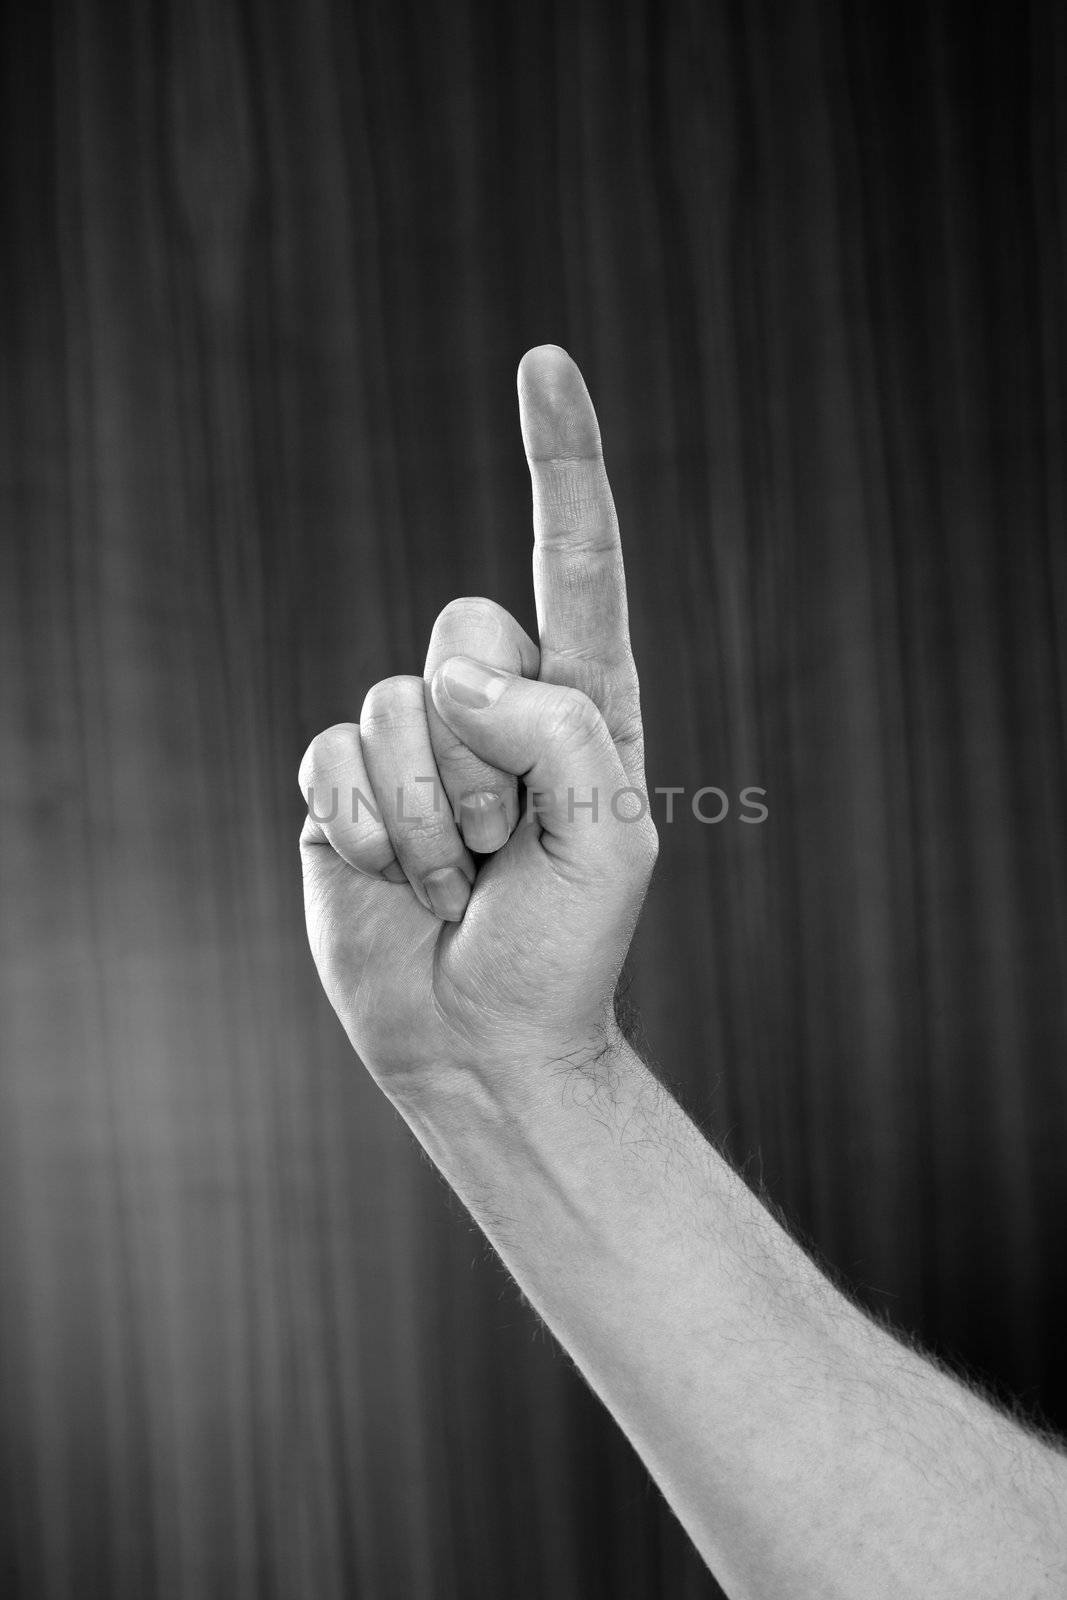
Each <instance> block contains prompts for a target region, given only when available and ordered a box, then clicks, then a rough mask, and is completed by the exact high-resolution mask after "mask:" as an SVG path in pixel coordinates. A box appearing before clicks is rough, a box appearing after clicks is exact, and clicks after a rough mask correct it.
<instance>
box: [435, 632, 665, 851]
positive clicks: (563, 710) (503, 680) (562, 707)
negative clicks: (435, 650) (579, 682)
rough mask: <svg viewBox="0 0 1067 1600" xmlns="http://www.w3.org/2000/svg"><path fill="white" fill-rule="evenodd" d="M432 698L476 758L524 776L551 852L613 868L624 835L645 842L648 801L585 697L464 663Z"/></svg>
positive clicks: (438, 681) (443, 676)
mask: <svg viewBox="0 0 1067 1600" xmlns="http://www.w3.org/2000/svg"><path fill="white" fill-rule="evenodd" d="M430 692H431V694H432V696H433V702H434V705H435V706H436V707H437V710H438V711H439V712H440V714H441V717H442V718H443V719H444V721H445V722H447V723H448V726H449V727H450V728H451V729H452V730H453V732H454V733H455V734H456V735H457V736H458V737H459V738H460V739H462V741H463V743H464V744H465V745H466V746H467V747H468V748H469V749H470V750H472V751H473V752H474V753H475V755H478V756H481V758H482V759H483V761H487V762H489V764H490V765H491V766H495V767H498V768H500V769H501V770H502V771H504V772H512V773H514V774H515V775H516V777H520V778H522V780H523V781H524V783H525V785H526V792H527V802H528V805H530V806H531V807H532V808H533V809H534V810H535V811H536V815H537V820H538V821H539V822H540V824H541V826H542V828H543V830H544V832H545V834H547V835H548V836H549V837H550V838H551V839H552V840H553V841H554V843H555V845H556V849H555V851H554V853H555V854H566V855H570V856H572V857H575V858H582V859H585V860H587V861H588V860H596V859H604V860H605V861H606V860H608V859H612V860H615V861H617V860H618V852H619V849H620V842H621V841H620V835H631V836H634V838H633V843H634V846H638V843H639V836H641V839H642V842H643V843H647V841H645V840H644V839H643V835H644V834H646V833H647V832H648V831H649V830H650V829H651V827H652V824H651V822H650V820H649V817H648V799H647V796H646V795H645V793H644V791H643V790H640V789H636V788H634V787H633V785H632V784H631V783H630V781H629V779H628V777H627V776H626V771H625V769H624V767H623V764H622V761H621V760H620V758H619V753H618V751H617V750H616V748H615V745H614V743H613V741H612V737H611V734H610V732H609V731H608V727H607V724H606V723H605V721H604V719H603V717H602V716H601V714H600V712H599V711H598V709H597V707H596V706H595V705H594V703H593V701H592V700H590V698H589V696H588V695H586V694H583V693H582V692H581V691H580V690H579V689H571V688H568V687H566V686H565V685H563V684H555V683H540V682H536V681H533V680H531V679H529V678H521V677H518V676H516V675H514V674H512V673H508V672H500V671H498V670H497V669H496V668H495V667H487V666H485V665H483V664H482V663H481V662H480V661H472V660H471V659H470V657H468V656H453V657H452V658H451V660H449V661H446V662H445V663H444V664H443V666H441V667H439V668H438V670H437V671H436V672H435V673H434V676H433V679H432V681H431V684H430Z"/></svg>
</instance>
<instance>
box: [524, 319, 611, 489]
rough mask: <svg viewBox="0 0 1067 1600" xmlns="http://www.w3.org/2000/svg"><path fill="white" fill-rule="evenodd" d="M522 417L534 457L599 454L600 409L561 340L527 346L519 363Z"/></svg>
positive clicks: (529, 454) (528, 451)
mask: <svg viewBox="0 0 1067 1600" xmlns="http://www.w3.org/2000/svg"><path fill="white" fill-rule="evenodd" d="M518 391H519V416H520V420H521V423H522V438H523V444H524V445H525V447H526V455H527V457H528V459H529V460H530V461H548V460H557V459H559V458H561V457H569V458H581V457H589V456H598V455H599V454H600V428H599V426H598V425H597V420H596V412H595V411H594V410H593V402H592V401H591V400H590V398H589V391H588V389H587V388H586V386H585V379H584V378H583V377H582V374H581V371H580V369H579V367H578V365H577V363H576V362H575V361H574V360H573V359H572V357H571V356H569V355H568V353H567V351H566V350H564V349H563V347H562V346H561V345H558V344H541V345H537V346H535V348H534V349H532V350H527V352H526V354H525V355H524V356H523V358H522V360H521V361H520V362H519V371H518Z"/></svg>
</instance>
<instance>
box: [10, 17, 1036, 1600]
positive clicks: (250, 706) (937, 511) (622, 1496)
mask: <svg viewBox="0 0 1067 1600" xmlns="http://www.w3.org/2000/svg"><path fill="white" fill-rule="evenodd" d="M5 29H6V37H5V39H4V41H3V44H2V46H0V119H2V125H3V133H2V157H0V159H2V162H3V169H2V172H0V272H2V277H0V436H2V437H0V450H2V452H3V454H2V461H0V516H2V540H0V561H2V572H0V584H2V601H0V605H2V618H0V622H2V634H0V652H2V654H0V694H2V697H3V703H4V723H3V732H2V743H0V754H2V761H0V829H2V845H3V889H2V898H0V954H2V970H3V975H2V979H0V1051H2V1065H0V1408H2V1426H0V1579H2V1581H0V1587H2V1589H3V1592H4V1594H5V1595H6V1596H10V1597H11V1600H67V1597H77V1600H94V1597H96V1596H101V1597H105V1600H155V1597H167V1600H170V1597H174V1600H178V1597H181V1600H185V1597H190V1600H201V1597H204V1600H214V1597H216V1596H217V1597H219V1600H244V1597H248V1600H273V1597H277V1600H291V1597H299V1600H303V1597H308V1600H335V1597H336V1600H340V1597H345V1600H348V1597H352V1596H358V1597H369V1600H393V1597H396V1600H422V1597H430V1600H499V1597H508V1600H539V1597H542V1596H544V1597H552V1600H620V1597H621V1600H654V1597H659V1596H665V1597H671V1600H675V1597H679V1600H688V1597H696V1596H710V1595H712V1594H713V1593H716V1592H717V1591H715V1590H714V1588H713V1586H712V1585H711V1584H710V1582H709V1580H708V1579H706V1578H705V1577H704V1576H703V1575H702V1572H701V1569H700V1567H699V1563H698V1562H697V1561H696V1558H695V1557H694V1556H692V1555H691V1554H690V1553H689V1550H688V1547H687V1545H686V1542H685V1540H684V1538H683V1536H682V1535H681V1534H680V1533H679V1531H678V1530H677V1529H676V1527H675V1526H674V1524H673V1522H672V1520H671V1518H670V1516H669V1514H668V1513H667V1512H666V1511H665V1510H664V1509H663V1507H662V1506H661V1504H660V1502H659V1500H658V1496H657V1495H656V1494H655V1492H654V1491H652V1490H651V1489H650V1488H649V1486H648V1484H647V1480H646V1478H645V1475H644V1473H643V1470H642V1469H641V1467H640V1466H639V1464H638V1463H637V1462H636V1460H635V1458H634V1457H633V1456H632V1454H631V1452H630V1450H629V1447H628V1446H627V1445H626V1444H625V1443H624V1442H623V1441H622V1440H621V1438H620V1437H619V1436H618V1435H617V1433H616V1431H615V1429H614V1427H613V1425H612V1424H611V1422H610V1421H609V1420H608V1419H607V1418H606V1416H604V1415H603V1414H602V1413H601V1411H600V1409H599V1407H598V1405H597V1404H596V1403H595V1402H594V1401H593V1400H592V1398H591V1397H590V1396H589V1395H588V1394H587V1393H586V1392H585V1391H584V1389H583V1387H582V1386H581V1384H580V1382H579V1381H578V1379H577V1378H576V1377H575V1376H574V1375H573V1373H572V1372H571V1370H570V1368H569V1367H568V1365H567V1364H566V1362H565V1361H564V1360H563V1359H562V1358H561V1357H560V1356H559V1355H558V1354H557V1353H556V1351H555V1350H554V1348H553V1347H552V1345H551V1344H550V1342H549V1341H548V1339H547V1337H546V1336H544V1335H542V1334H541V1333H540V1332H539V1331H538V1329H537V1327H536V1325H535V1323H534V1321H533V1319H532V1317H531V1315H530V1314H529V1313H528V1312H527V1310H526V1308H525V1307H524V1306H523V1305H522V1304H521V1303H520V1302H519V1299H518V1297H517V1295H516V1294H515V1293H514V1292H513V1291H512V1290H511V1289H510V1288H509V1287H508V1286H507V1284H506V1282H505V1280H504V1276H503V1274H502V1272H501V1271H500V1269H499V1268H498V1267H497V1266H496V1265H495V1264H494V1263H493V1262H492V1261H491V1260H490V1259H489V1258H488V1256H487V1253H486V1251H485V1248H484V1247H483V1245H482V1244H481V1243H480V1240H479V1237H478V1236H477V1235H476V1234H475V1233H474V1232H473V1231H472V1229H471V1227H470V1225H469V1223H468V1221H467V1220H466V1219H465V1216H464V1214H463V1213H462V1211H461V1209H460V1207H459V1206H458V1205H457V1204H456V1203H454V1202H452V1201H450V1199H449V1197H448V1195H447V1193H446V1192H445V1190H444V1188H443V1186H442V1184H441V1183H440V1182H439V1181H438V1180H437V1178H436V1177H435V1176H434V1174H433V1173H432V1172H431V1170H430V1169H429V1167H428V1166H427V1165H426V1163H425V1162H424V1161H423V1160H422V1159H421V1157H420V1156H419V1155H418V1154H417V1152H416V1150H415V1147H414V1143H413V1141H412V1140H411V1139H410V1138H409V1136H408V1135H407V1133H406V1132H405V1130H404V1129H403V1128H402V1127H401V1126H400V1125H399V1123H398V1122H397V1120H396V1118H395V1116H394V1115H393V1113H392V1112H391V1111H390V1110H389V1108H388V1107H387V1105H386V1104H385V1103H384V1102H383V1101H382V1100H381V1099H380V1098H379V1097H378V1096H377V1094H376V1091H375V1090H374V1088H373V1086H372V1085H371V1083H370V1082H369V1080H368V1079H367V1078H366V1077H365V1076H364V1074H363V1073H362V1071H361V1069H360V1068H359V1066H358V1063H356V1062H355V1061H354V1060H353V1059H352V1058H351V1056H350V1054H349V1052H348V1049H347V1046H346V1044H345V1042H344V1040H343V1038H342V1036H341V1032H340V1029H339V1027H338V1026H337V1024H336V1022H335V1020H334V1018H333V1016H332V1014H331V1012H330V1011H329V1008H328V1006H327V1005H326V1002H325V1001H324V999H323V998H322V996H321V994H320V991H319V989H318V985H317V981H316V978H315V975H314V972H313V970H312V966H311V962H310V959H309V957H308V955H307V952H306V949H305V940H304V932H303V925H302V913H301V908H300V897H299V874H298V866H297V858H296V850H295V842H296V835H297V831H298V826H299V818H300V812H301V807H300V801H299V796H298V794H297V790H296V784H295V772H296V764H297V761H298V759H299V756H300V754H301V751H302V750H303V748H304V745H305V744H306V742H307V740H308V739H309V738H310V736H311V735H312V734H313V733H314V732H315V731H316V730H317V729H318V728H319V727H321V726H324V725H326V724H328V723H330V722H332V721H335V720H339V719H344V718H348V717H351V716H353V715H354V714H356V713H357V712H358V707H359V704H360V701H361V699H362V695H363V692H364V690H365V688H366V687H367V686H368V685H369V684H370V683H371V682H372V681H373V680H374V679H376V678H378V677H380V676H384V675H386V674H389V673H393V672H397V671H411V670H418V667H419V664H420V663H421V660H422V654H423V650H424V646H425V641H426V639H427V636H428V633H429V630H430V626H431V624H432V621H433V618H434V616H435V615H436V613H437V611H438V609H439V608H440V607H441V606H442V605H443V604H444V603H445V602H446V601H447V600H448V599H450V598H451V597H453V596H454V595H457V594H461V593H465V592H467V593H485V594H489V595H491V596H493V597H494V598H496V599H498V600H500V601H502V602H503V603H504V604H505V605H508V606H509V607H511V608H512V609H513V610H515V612H516V614H517V615H518V616H519V618H520V620H522V621H523V622H524V623H525V624H526V625H528V626H529V625H531V624H532V600H531V595H530V588H529V557H528V543H529V531H528V526H529V525H528V486H527V482H526V476H525V468H524V464H523V461H522V455H521V446H520V444H519V439H518V431H517V425H516V420H515V415H514V390H513V382H514V366H515V363H516V361H517V359H518V357H519V355H520V354H521V353H522V351H523V350H524V349H525V348H526V347H527V346H529V345H531V344H534V343H538V342H541V341H543V340H552V341H556V342H559V343H562V344H565V345H566V346H567V347H568V348H569V349H570V350H571V351H572V352H573V353H574V355H575V356H576V357H577V359H578V360H579V361H580V363H581V364H582V365H583V367H584V369H585V371H586V374H587V377H588V380H589V383H590V387H591V388H592V390H593V393H594V396H595V398H596V399H597V402H598V406H599V409H600V413H601V421H602V425H603V432H604V438H605V445H606V450H607V453H608V457H609V466H610V467H611V468H612V471H613V478H614V481H615V485H616V491H617V498H618V501H619V507H620V513H621V517H622V520H623V529H624V537H625V538H626V540H627V550H628V561H629V570H630V582H631V595H632V602H631V603H632V611H633V620H634V631H635V648H636V651H637V655H638V660H639V664H640V666H641V668H642V674H643V681H644V698H645V705H646V711H647V718H648V722H649V763H650V777H651V781H652V782H653V783H659V784H663V785H677V786H685V787H686V788H688V789H690V790H692V789H696V788H698V787H700V786H702V785H705V784H715V785H718V786H720V787H722V788H723V789H725V790H726V791H727V793H728V794H729V795H731V796H736V795H737V793H738V792H739V790H740V789H741V788H742V787H744V786H745V785H749V784H753V785H761V786H762V787H764V788H765V789H766V790H767V792H768V800H767V803H768V806H769V809H770V817H769V819H768V821H767V822H766V823H765V824H764V825H762V826H760V827H750V826H744V825H742V824H741V823H740V822H739V813H738V810H737V808H736V804H735V806H734V807H733V808H732V810H731V813H730V815H729V816H728V817H727V818H725V819H724V820H723V822H722V823H721V824H719V825H718V826H715V827H711V826H702V825H701V824H699V823H697V822H696V821H694V819H693V818H692V816H691V815H689V816H688V817H686V815H685V814H684V813H680V815H679V819H678V820H677V821H676V823H675V824H674V825H673V826H671V827H668V828H665V829H664V830H663V856H662V865H661V868H660V871H659V875H658V879H657V884H656V888H655V890H654V893H653V897H652V899H651V902H650V904H649V907H648V912H647V916H646V919H645V923H644V925H643V931H642V934H641V936H640V938H639V946H638V951H637V958H636V970H637V979H636V987H637V992H638V994H639V997H640V1000H641V1004H642V1007H643V1011H644V1016H645V1022H646V1027H647V1031H648V1034H649V1036H650V1039H651V1042H652V1046H653V1048H654V1050H655V1052H656V1054H657V1056H658V1058H659V1059H660V1060H661V1062H662V1063H663V1066H664V1070H665V1072H666V1073H667V1075H668V1076H669V1077H670V1078H671V1080H672V1081H673V1082H675V1083H676V1084H677V1086H678V1089H679V1092H680V1094H681V1095H682V1097H683V1099H684V1100H685V1101H686V1103H687V1104H688V1105H689V1106H690V1107H691V1109H692V1110H693V1111H694V1114H695V1115H696V1116H697V1117H698V1118H699V1119H700V1120H701V1121H702V1123H703V1125H704V1126H706V1127H707V1128H708V1129H709V1131H711V1132H712V1133H714V1134H715V1135H716V1136H718V1137H720V1138H723V1139H725V1140H727V1142H728V1147H729V1149H730V1150H731V1151H732V1153H733V1154H734V1156H735V1157H736V1158H737V1159H738V1160H739V1161H742V1162H745V1163H747V1170H748V1171H749V1173H750V1175H751V1176H752V1177H753V1178H761V1179H762V1181H763V1182H764V1183H765V1184H766V1186H767V1187H768V1189H769V1191H770V1193H771V1194H772V1195H773V1197H774V1198H775V1199H776V1200H777V1201H778V1202H779V1203H780V1204H782V1205H783V1206H784V1207H785V1208H786V1209H787V1210H788V1211H789V1213H790V1214H791V1216H792V1217H793V1218H794V1220H795V1221H796V1223H797V1225H798V1226H800V1227H801V1228H803V1229H804V1230H805V1231H806V1232H807V1234H808V1235H809V1236H810V1237H811V1238H812V1239H813V1240H814V1241H815V1243H816V1244H817V1245H818V1247H819V1248H820V1249H821V1250H822V1251H823V1252H824V1253H825V1255H826V1256H827V1257H828V1258H829V1260H830V1261H832V1262H833V1263H834V1264H835V1265H836V1266H837V1267H838V1268H840V1269H841V1270H842V1271H843V1272H845V1273H846V1274H847V1275H848V1276H849V1277H850V1278H851V1279H852V1280H853V1281H854V1282H856V1283H857V1284H858V1285H860V1286H861V1288H862V1291H863V1292H864V1293H865V1294H866V1295H867V1297H868V1298H869V1300H870V1301H871V1302H872V1303H874V1304H876V1305H878V1306H879V1307H881V1308H883V1309H885V1310H887V1311H889V1313H890V1314H891V1315H893V1316H894V1317H895V1318H896V1319H897V1320H898V1321H900V1322H902V1323H903V1324H905V1325H906V1326H908V1327H910V1328H912V1329H914V1330H916V1331H917V1332H919V1333H920V1334H921V1335H922V1336H923V1337H924V1338H925V1339H926V1340H928V1341H930V1342H932V1343H933V1344H934V1345H936V1347H937V1348H939V1349H940V1350H942V1351H944V1352H946V1353H950V1354H952V1355H953V1356H954V1357H955V1358H956V1359H959V1360H962V1361H965V1362H967V1363H969V1364H970V1366H971V1367H972V1368H973V1369H975V1370H976V1371H978V1372H980V1373H981V1374H983V1375H984V1376H985V1377H986V1379H987V1380H989V1381H991V1382H994V1383H996V1384H1000V1385H1003V1386H1005V1387H1006V1388H1008V1389H1010V1390H1012V1391H1014V1392H1016V1393H1019V1394H1021V1395H1022V1396H1023V1397H1024V1399H1025V1402H1026V1403H1027V1404H1028V1405H1040V1406H1043V1407H1044V1409H1045V1412H1046V1414H1047V1415H1048V1416H1049V1417H1050V1418H1051V1419H1052V1420H1054V1421H1056V1422H1057V1423H1058V1424H1060V1425H1064V1426H1067V1378H1065V1369H1064V1364H1063V1360H1062V1346H1063V1326H1064V1317H1065V1314H1067V1295H1065V1292H1064V1291H1065V1284H1067V1279H1065V1273H1064V1252H1063V1236H1064V1217H1065V1214H1067V1194H1065V1187H1067V1185H1065V1166H1064V1159H1063V1151H1064V1147H1065V1141H1067V1091H1065V1087H1064V1044H1065V1036H1067V984H1065V981H1064V974H1065V972H1067V873H1065V852H1067V827H1065V824H1067V762H1065V751H1067V747H1065V729H1064V705H1065V698H1064V692H1065V648H1067V647H1065V639H1064V618H1065V605H1064V602H1065V596H1067V541H1065V539H1064V522H1065V517H1064V512H1065V498H1067V471H1065V465H1067V449H1065V445H1067V344H1065V330H1067V319H1065V316H1064V311H1065V306H1064V293H1065V284H1067V259H1065V257H1067V195H1065V184H1067V131H1065V123H1067V112H1065V109H1064V107H1065V105H1067V12H1065V11H1064V9H1063V8H1062V7H1057V6H1056V5H1055V4H1053V3H1049V4H1047V5H1042V4H1033V5H1027V4H1025V3H1019V0H1016V3H1013V4H1011V5H1009V4H1007V3H1006V0H1005V3H1002V4H997V5H984V4H982V3H981V0H979V3H969V4H967V5H966V6H964V5H960V6H957V7H952V6H948V5H945V4H943V3H940V0H934V3H926V4H921V5H909V4H906V3H905V4H900V3H895V4H893V5H889V4H886V5H885V6H884V7H879V6H877V5H875V6H856V5H853V4H850V3H848V0H836V3H835V0H827V3H825V4H821V5H817V4H815V3H813V0H794V3H790V4H786V3H783V4H781V5H779V6H773V5H769V4H768V3H767V0H746V3H744V4H742V3H740V0H691V3H685V0H658V3H656V4H653V3H651V0H649V3H648V4H646V5H641V4H637V3H631V0H625V3H623V0H616V3H613V4H607V3H604V4H595V3H592V0H570V3H569V4H566V5H564V4H562V3H560V4H558V5H550V4H545V3H543V0H528V3H524V4H521V5H520V4H515V5H512V4H506V3H505V4H499V5H497V6H483V5H479V4H477V3H476V0H433V3H426V0H419V3H416V0H407V3H402V0H388V3H386V0H380V3H357V0H343V3H342V0H300V3H299V4H292V3H283V0H183V3H182V4H178V3H177V0H116V3H113V4H107V3H104V0H82V3H73V0H71V3H62V0H52V3H48V0H37V3H36V4H33V5H29V4H25V5H22V6H20V7H15V6H11V7H8V8H7V15H6V18H5Z"/></svg>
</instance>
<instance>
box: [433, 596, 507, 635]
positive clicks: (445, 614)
mask: <svg viewBox="0 0 1067 1600" xmlns="http://www.w3.org/2000/svg"><path fill="white" fill-rule="evenodd" d="M505 616H506V612H505V611H504V608H503V606H499V605H497V603H496V601H495V600H488V599H486V597H485V596H484V595H480V594H467V595H461V596H460V597H459V598H458V599H456V600H450V601H449V602H448V604H447V606H445V608H444V610H443V611H442V612H440V614H439V615H438V618H437V621H436V622H435V623H434V625H433V631H434V633H435V634H436V633H437V632H439V631H440V632H442V633H448V634H452V633H457V632H460V631H462V630H463V629H464V628H466V627H469V626H470V625H471V624H472V623H482V624H484V623H490V624H491V625H492V626H494V627H498V626H499V625H500V623H501V622H502V621H503V620H504V617H505Z"/></svg>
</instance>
